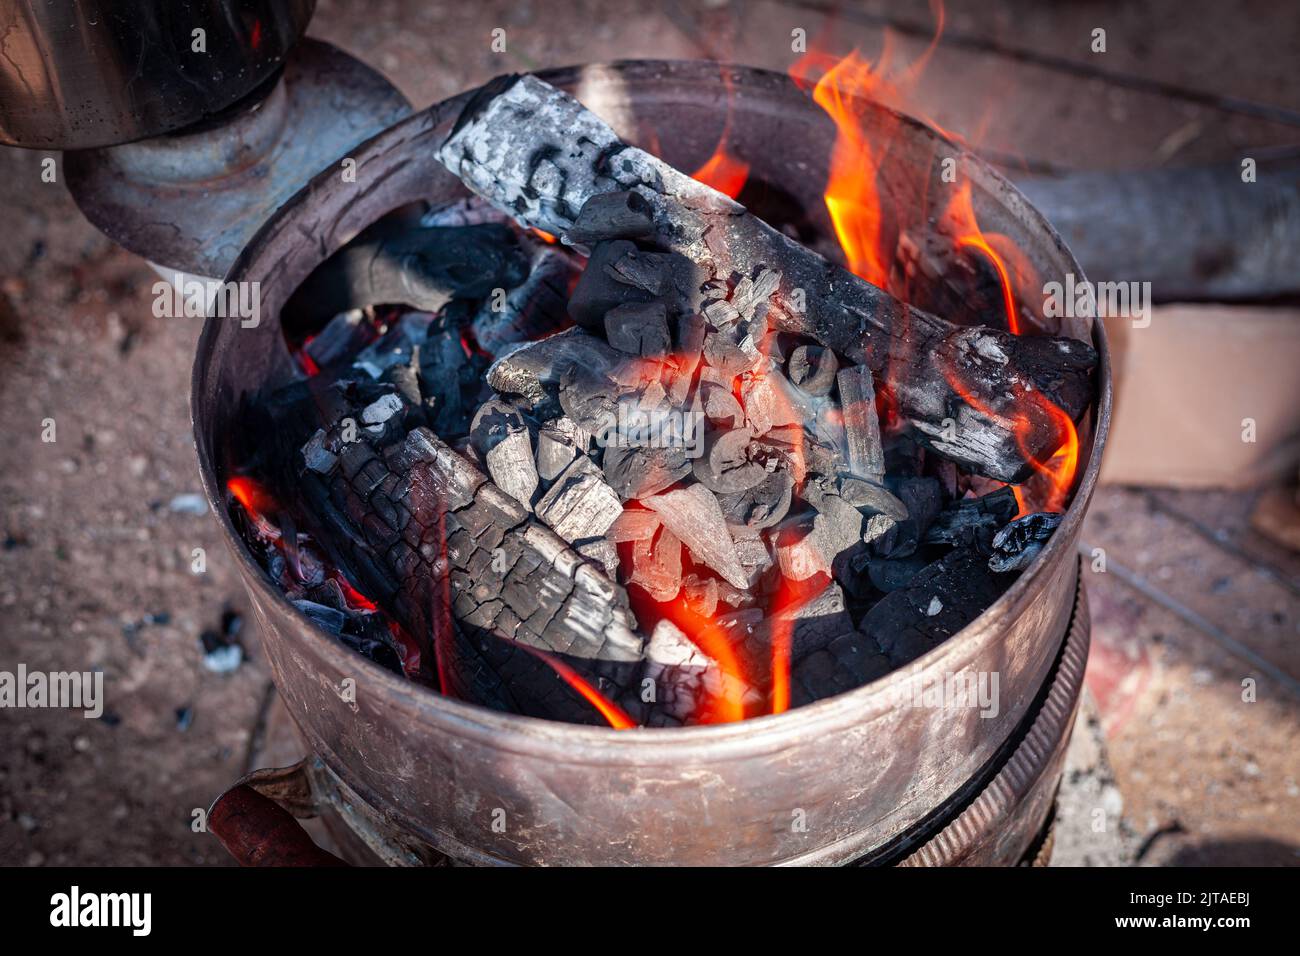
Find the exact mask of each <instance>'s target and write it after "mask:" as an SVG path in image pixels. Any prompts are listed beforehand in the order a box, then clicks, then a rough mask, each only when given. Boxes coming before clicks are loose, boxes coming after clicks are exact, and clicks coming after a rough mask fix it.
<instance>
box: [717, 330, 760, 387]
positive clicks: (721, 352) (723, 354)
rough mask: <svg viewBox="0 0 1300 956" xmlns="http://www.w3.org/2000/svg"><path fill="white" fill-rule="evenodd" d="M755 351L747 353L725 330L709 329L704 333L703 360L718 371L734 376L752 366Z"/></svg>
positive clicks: (756, 356)
mask: <svg viewBox="0 0 1300 956" xmlns="http://www.w3.org/2000/svg"><path fill="white" fill-rule="evenodd" d="M758 359H759V356H758V354H757V353H748V352H745V351H744V350H742V349H741V347H740V346H739V345H738V344H737V343H736V342H735V341H734V339H733V338H732V336H731V335H729V334H727V333H726V332H719V331H716V330H711V331H709V332H706V333H705V335H704V361H706V362H708V363H709V365H711V366H713V367H714V368H716V369H718V370H719V371H721V372H723V373H725V374H726V375H729V376H730V377H732V378H735V377H736V376H737V375H739V374H740V373H741V372H744V371H747V370H749V369H751V368H753V367H754V365H755V364H756V362H757V361H758Z"/></svg>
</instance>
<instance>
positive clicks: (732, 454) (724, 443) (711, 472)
mask: <svg viewBox="0 0 1300 956" xmlns="http://www.w3.org/2000/svg"><path fill="white" fill-rule="evenodd" d="M750 438H751V435H750V432H749V429H747V428H733V429H729V430H725V431H723V430H716V429H715V430H709V431H706V432H705V435H704V454H703V455H701V456H700V457H699V458H696V459H695V460H694V461H693V462H692V465H691V470H692V471H693V472H694V474H695V478H696V480H697V481H699V482H700V484H702V485H704V487H706V488H708V489H709V490H710V491H713V492H716V493H718V494H726V495H729V494H735V493H736V492H740V491H745V490H746V489H749V488H752V487H754V486H755V485H757V484H758V483H759V482H760V481H762V480H763V479H764V477H766V475H767V472H766V471H765V470H764V469H763V466H762V465H760V464H758V463H756V462H753V461H750V460H749V458H748V457H747V456H746V450H747V449H748V448H749V441H750Z"/></svg>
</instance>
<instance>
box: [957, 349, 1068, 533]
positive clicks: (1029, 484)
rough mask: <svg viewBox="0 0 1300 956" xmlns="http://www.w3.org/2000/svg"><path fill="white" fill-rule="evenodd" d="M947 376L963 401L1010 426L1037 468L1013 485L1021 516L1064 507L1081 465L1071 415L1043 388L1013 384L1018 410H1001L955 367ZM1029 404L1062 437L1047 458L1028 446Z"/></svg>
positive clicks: (1019, 445)
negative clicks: (976, 391)
mask: <svg viewBox="0 0 1300 956" xmlns="http://www.w3.org/2000/svg"><path fill="white" fill-rule="evenodd" d="M944 376H945V377H946V378H947V379H948V384H949V385H951V386H952V389H953V391H955V392H956V393H957V394H958V395H959V396H960V397H961V400H962V401H963V402H965V403H966V404H967V405H969V406H970V407H971V408H973V409H975V410H976V411H977V412H979V413H980V414H981V415H984V416H985V417H987V418H991V419H993V420H994V421H998V422H1002V423H1003V424H1005V425H1008V426H1010V428H1011V431H1012V434H1013V435H1014V436H1015V439H1016V445H1017V447H1019V448H1020V452H1021V454H1022V455H1024V457H1025V460H1026V461H1028V462H1029V464H1030V466H1031V467H1032V468H1033V469H1034V474H1033V475H1031V476H1030V477H1029V479H1028V480H1026V481H1025V482H1024V484H1023V485H1019V486H1012V487H1013V490H1014V492H1015V496H1016V502H1017V504H1019V506H1020V510H1019V513H1018V516H1019V515H1026V514H1029V513H1031V512H1033V511H1064V510H1065V506H1066V504H1067V501H1068V498H1069V494H1070V489H1071V487H1073V485H1074V475H1075V472H1076V471H1077V470H1078V468H1079V432H1078V429H1076V428H1075V427H1074V421H1073V420H1072V419H1071V418H1070V416H1069V415H1067V414H1066V413H1065V412H1064V411H1063V410H1062V409H1061V408H1060V407H1058V406H1057V405H1056V403H1055V402H1053V401H1051V400H1050V399H1049V398H1047V396H1046V395H1044V394H1043V393H1042V392H1039V391H1034V390H1030V389H1027V388H1025V387H1023V386H1021V385H1014V386H1013V388H1012V397H1013V398H1014V399H1015V403H1014V405H1015V411H1013V412H1012V413H1011V414H1010V415H1007V414H1002V413H999V412H996V411H994V410H993V409H991V408H989V407H988V406H987V405H985V404H983V403H982V402H981V401H980V400H979V399H978V398H976V397H975V395H973V394H972V393H971V392H970V391H969V390H968V389H966V388H965V387H964V386H963V385H962V383H961V382H960V381H959V379H958V377H957V375H956V374H955V373H954V372H953V370H951V369H945V370H944ZM1027 405H1032V406H1034V407H1035V408H1037V409H1038V411H1039V413H1040V415H1042V416H1046V417H1047V418H1048V419H1050V420H1051V422H1052V425H1053V427H1054V429H1055V431H1056V434H1057V436H1058V437H1059V438H1060V443H1059V444H1058V445H1057V446H1056V450H1055V451H1054V452H1053V453H1052V454H1051V455H1049V456H1048V457H1047V458H1046V459H1042V458H1040V457H1039V456H1037V455H1035V454H1034V453H1033V452H1032V451H1031V449H1030V447H1029V442H1028V438H1029V435H1030V434H1032V433H1033V431H1034V423H1033V419H1032V418H1031V417H1030V414H1029V412H1028V411H1026V410H1023V409H1025V406H1027ZM1035 505H1038V506H1037V507H1035Z"/></svg>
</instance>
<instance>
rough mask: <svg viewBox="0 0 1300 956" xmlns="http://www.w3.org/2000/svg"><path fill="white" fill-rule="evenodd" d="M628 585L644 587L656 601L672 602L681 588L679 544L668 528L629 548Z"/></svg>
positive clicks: (680, 550)
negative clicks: (629, 573)
mask: <svg viewBox="0 0 1300 956" xmlns="http://www.w3.org/2000/svg"><path fill="white" fill-rule="evenodd" d="M628 583H629V584H635V585H638V586H639V587H641V588H643V589H644V590H645V592H646V593H647V594H649V595H650V597H652V598H654V599H655V600H656V601H659V602H664V601H671V600H672V599H673V598H675V597H677V593H678V592H679V591H680V590H681V587H682V543H681V541H680V540H679V539H678V538H677V536H676V535H675V534H673V533H672V532H671V531H669V530H668V529H667V528H660V530H659V532H658V533H657V534H656V535H655V536H654V537H653V538H643V539H641V540H640V541H637V542H635V544H634V545H633V547H632V573H631V575H630V576H629V577H628Z"/></svg>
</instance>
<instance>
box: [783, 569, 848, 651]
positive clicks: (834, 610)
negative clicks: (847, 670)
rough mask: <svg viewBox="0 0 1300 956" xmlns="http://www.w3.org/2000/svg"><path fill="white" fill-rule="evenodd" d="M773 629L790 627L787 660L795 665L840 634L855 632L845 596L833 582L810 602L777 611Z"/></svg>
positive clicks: (802, 602)
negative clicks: (783, 626) (795, 662)
mask: <svg viewBox="0 0 1300 956" xmlns="http://www.w3.org/2000/svg"><path fill="white" fill-rule="evenodd" d="M772 620H773V624H774V625H775V626H776V627H780V626H782V625H788V626H790V659H791V660H792V661H798V660H800V659H802V658H803V657H806V656H807V655H808V654H811V653H812V652H814V651H819V650H821V649H823V648H825V647H826V646H827V645H829V644H830V643H831V641H833V640H835V638H837V637H839V636H840V635H841V634H848V633H850V632H852V631H853V630H854V628H853V619H852V618H851V617H850V616H849V612H848V611H847V610H846V609H845V604H844V592H843V590H841V588H840V586H839V585H838V584H836V583H834V582H833V581H832V582H830V583H828V584H827V585H826V587H824V588H822V589H821V590H820V591H819V592H818V593H817V594H816V595H815V596H813V597H812V598H811V599H809V600H805V601H801V602H799V603H798V604H797V605H796V606H795V607H794V608H792V609H788V610H783V611H779V612H777V613H776V614H774V615H773V617H772Z"/></svg>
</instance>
